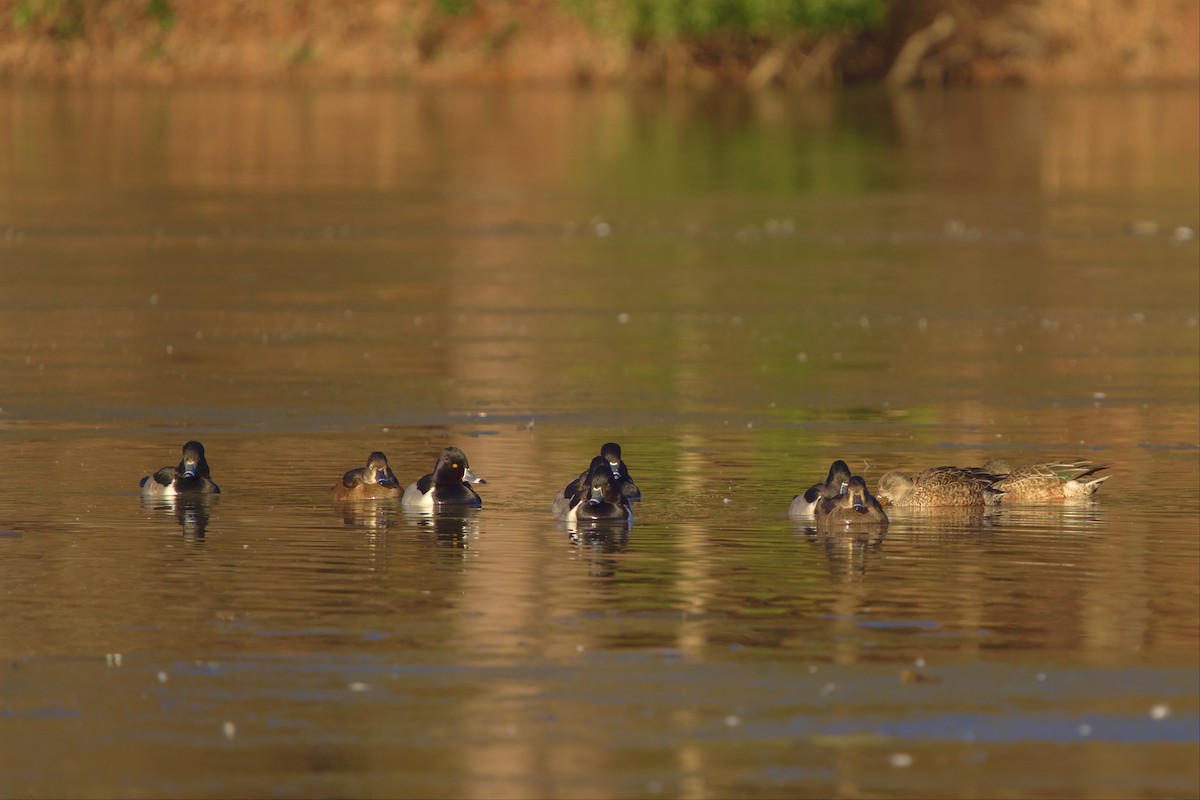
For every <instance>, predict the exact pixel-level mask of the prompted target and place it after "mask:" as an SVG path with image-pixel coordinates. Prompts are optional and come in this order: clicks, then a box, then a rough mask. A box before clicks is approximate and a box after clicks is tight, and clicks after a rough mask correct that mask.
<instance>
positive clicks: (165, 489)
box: [139, 441, 221, 497]
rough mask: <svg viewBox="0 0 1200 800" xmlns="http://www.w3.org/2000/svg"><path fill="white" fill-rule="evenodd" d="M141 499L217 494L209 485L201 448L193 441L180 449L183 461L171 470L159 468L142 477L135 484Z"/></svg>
mask: <svg viewBox="0 0 1200 800" xmlns="http://www.w3.org/2000/svg"><path fill="white" fill-rule="evenodd" d="M139 485H140V486H141V487H142V495H143V496H145V497H175V496H177V495H200V494H220V493H221V489H220V487H218V486H217V484H215V483H213V480H212V475H211V472H210V471H209V467H208V461H207V460H205V458H204V445H202V444H200V443H199V442H196V441H191V442H187V443H186V444H184V446H183V458H181V459H180V461H179V464H178V465H177V466H174V467H169V466H168V467H162V468H161V469H159V470H157V471H156V472H155V473H154V474H153V475H147V476H146V477H144V478H142V480H141V481H140V484H139Z"/></svg>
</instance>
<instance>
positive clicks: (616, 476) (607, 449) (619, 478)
mask: <svg viewBox="0 0 1200 800" xmlns="http://www.w3.org/2000/svg"><path fill="white" fill-rule="evenodd" d="M597 458H603V459H604V462H605V463H606V464H608V467H609V470H610V471H611V472H612V476H613V480H614V481H616V483H617V488H619V489H620V490H621V494H623V495H624V496H625V499H626V500H629V501H631V502H634V503H636V502H638V501H639V500H641V499H642V490H641V489H639V488H638V487H637V484H635V483H634V482H633V478H631V477H629V468H628V467H626V466H625V462H624V461H622V460H621V445H619V444H617V443H616V442H605V443H604V444H602V445H601V446H600V455H599V456H597ZM592 462H593V463H595V459H592ZM590 471H591V466H589V467H588V468H587V469H585V470H584V471H583V472H581V473H579V477H578V478H576V479H575V480H573V481H571V482H570V483H568V484H567V488H565V489H563V492H562V493H563V496H564V497H570V496H572V495H576V494H579V493H580V492H582V491H584V488H585V487H586V485H587V480H588V473H589V472H590Z"/></svg>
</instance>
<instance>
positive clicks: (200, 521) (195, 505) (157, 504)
mask: <svg viewBox="0 0 1200 800" xmlns="http://www.w3.org/2000/svg"><path fill="white" fill-rule="evenodd" d="M216 502H218V499H217V495H212V494H192V495H187V494H184V495H169V496H167V495H158V496H150V495H142V507H143V508H145V509H147V510H148V511H151V512H153V513H155V514H160V515H162V516H170V517H174V518H175V522H176V523H177V524H178V525H179V527H180V529H181V531H182V533H183V537H184V538H185V539H193V540H197V541H200V540H203V539H204V536H205V533H206V532H207V531H208V517H209V513H210V512H211V511H212V508H213V504H215V503H216Z"/></svg>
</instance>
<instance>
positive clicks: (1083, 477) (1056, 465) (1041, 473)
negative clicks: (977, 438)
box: [983, 459, 1112, 503]
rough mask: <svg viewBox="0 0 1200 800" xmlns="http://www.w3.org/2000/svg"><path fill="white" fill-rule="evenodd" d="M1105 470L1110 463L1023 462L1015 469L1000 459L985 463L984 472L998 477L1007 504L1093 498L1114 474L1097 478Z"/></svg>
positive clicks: (999, 486)
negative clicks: (1101, 485) (1097, 474)
mask: <svg viewBox="0 0 1200 800" xmlns="http://www.w3.org/2000/svg"><path fill="white" fill-rule="evenodd" d="M1103 469H1108V465H1106V464H1101V465H1095V464H1093V463H1092V462H1091V461H1086V460H1082V459H1078V460H1075V461H1059V462H1046V463H1041V464H1024V465H1022V466H1019V467H1016V468H1015V469H1014V468H1012V467H1010V466H1009V465H1008V463H1007V462H1004V461H1000V460H998V459H994V460H992V461H988V462H987V463H986V464H984V465H983V470H984V471H985V472H989V473H992V474H993V475H995V476H996V478H997V480H996V483H995V486H996V488H997V489H1000V490H1001V491H1003V492H1004V501H1005V502H1006V503H1011V502H1014V501H1015V502H1034V501H1038V500H1070V499H1075V498H1080V497H1091V496H1092V495H1093V494H1095V493H1096V490H1097V489H1099V488H1100V484H1102V483H1104V482H1105V481H1106V480H1108V479H1109V478H1110V477H1112V476H1111V475H1101V476H1100V477H1095V475H1096V473H1097V472H1099V471H1100V470H1103Z"/></svg>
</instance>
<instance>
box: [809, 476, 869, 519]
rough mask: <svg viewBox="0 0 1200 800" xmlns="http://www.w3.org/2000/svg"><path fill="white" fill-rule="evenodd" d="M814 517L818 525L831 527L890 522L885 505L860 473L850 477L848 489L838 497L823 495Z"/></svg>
mask: <svg viewBox="0 0 1200 800" xmlns="http://www.w3.org/2000/svg"><path fill="white" fill-rule="evenodd" d="M813 517H814V518H815V519H816V521H817V524H818V525H827V526H831V527H837V526H846V527H851V526H854V527H858V526H863V525H874V526H886V525H887V524H888V518H887V514H885V513H884V511H883V506H881V505H880V504H879V501H878V500H876V499H875V498H874V497H873V496H872V495H871V493H870V492H869V491H867V482H866V481H865V480H863V479H862V478H861V477H859V476H858V475H855V476H853V477H851V478H850V481H849V483H848V484H847V485H846V491H844V492H842V493H841V494H839V495H838V496H837V497H833V498H829V497H821V498H820V499H819V500H818V501H817V503H816V509H815V510H814V512H813Z"/></svg>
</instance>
